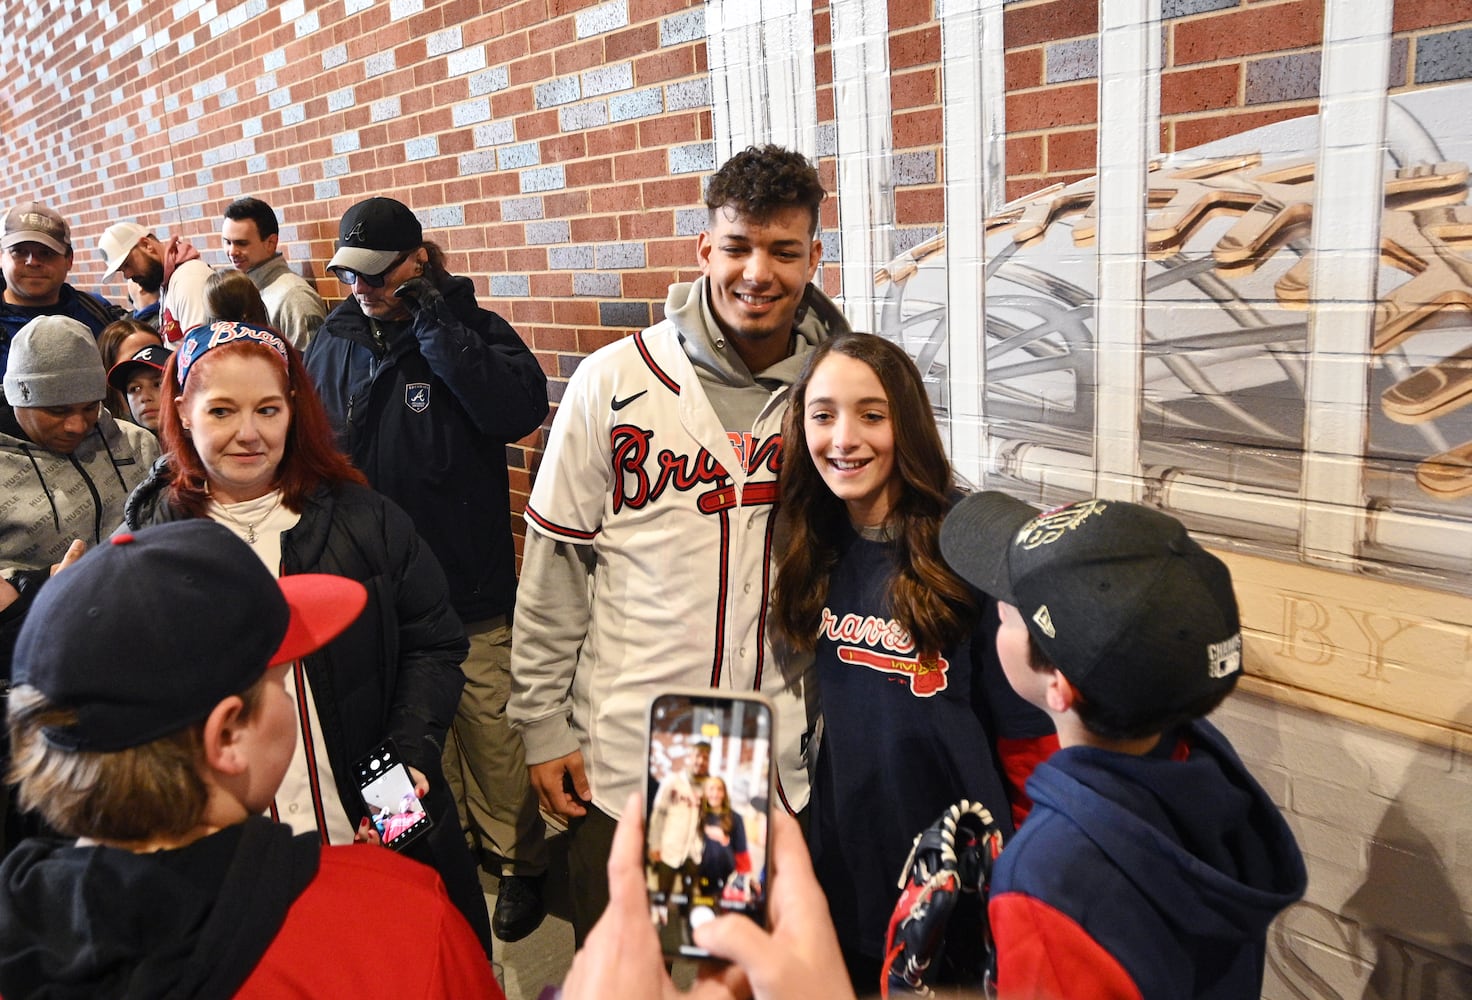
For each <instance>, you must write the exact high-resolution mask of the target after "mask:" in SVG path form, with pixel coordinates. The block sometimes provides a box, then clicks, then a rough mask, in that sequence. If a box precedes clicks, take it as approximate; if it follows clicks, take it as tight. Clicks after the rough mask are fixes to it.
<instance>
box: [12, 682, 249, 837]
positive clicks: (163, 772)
mask: <svg viewBox="0 0 1472 1000" xmlns="http://www.w3.org/2000/svg"><path fill="white" fill-rule="evenodd" d="M265 680H266V678H265V675H264V674H263V675H262V676H261V677H260V678H259V679H258V680H257V681H256V682H255V683H253V684H252V685H251V686H250V687H248V688H246V689H245V690H244V691H242V692H241V693H240V697H241V699H242V700H243V701H244V702H245V706H244V707H243V708H242V709H241V711H240V715H239V716H238V718H239V720H240V721H241V722H245V721H248V720H249V718H250V716H251V715H252V714H253V713H254V712H255V710H256V707H257V706H258V705H259V704H260V699H261V693H262V691H263V690H264V689H263V687H262V685H263V684H264V683H265ZM76 721H77V713H76V710H75V709H69V708H60V707H57V706H56V705H53V704H51V703H50V702H49V701H47V699H46V696H45V695H43V694H42V693H41V692H40V691H38V690H36V689H35V688H34V687H31V686H30V685H26V684H22V685H19V686H17V687H16V688H14V689H12V690H11V692H10V712H9V727H10V748H11V751H10V770H9V773H8V774H7V775H6V779H7V780H8V781H10V782H11V783H13V784H17V785H19V800H20V805H21V808H22V809H26V810H31V811H35V812H38V813H40V814H41V816H42V818H43V819H45V820H46V822H47V824H49V825H50V826H51V828H52V829H53V830H55V831H56V832H57V833H59V834H61V835H62V836H66V837H90V838H92V839H94V840H103V841H125V842H128V841H140V840H147V839H149V838H152V837H169V836H175V837H176V836H180V835H182V834H184V833H186V832H187V831H189V830H190V829H192V828H193V827H194V826H196V825H197V824H198V823H199V822H200V820H201V818H202V817H203V815H204V810H205V805H206V804H207V802H208V800H209V789H208V787H207V786H206V784H205V782H204V778H203V777H202V776H201V774H200V769H201V767H202V766H203V764H204V723H203V722H199V723H195V724H194V725H192V726H189V727H187V728H185V729H182V730H180V731H178V732H175V733H171V734H169V735H168V736H163V737H160V738H159V739H156V740H153V741H152V742H149V743H144V744H143V745H141V746H136V747H129V748H128V749H126V750H118V751H115V752H111V753H100V752H96V751H85V750H66V749H63V748H61V747H58V746H56V745H54V744H53V743H51V742H49V741H48V740H47V739H46V736H45V733H44V730H45V729H46V728H48V727H66V726H70V725H73V724H75V723H76Z"/></svg>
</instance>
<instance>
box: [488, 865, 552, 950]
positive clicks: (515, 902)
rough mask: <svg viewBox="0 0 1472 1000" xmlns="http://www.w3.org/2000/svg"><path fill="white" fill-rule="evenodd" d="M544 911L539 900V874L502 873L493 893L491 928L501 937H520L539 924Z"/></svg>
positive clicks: (517, 939)
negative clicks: (493, 907) (499, 883)
mask: <svg viewBox="0 0 1472 1000" xmlns="http://www.w3.org/2000/svg"><path fill="white" fill-rule="evenodd" d="M546 915H547V907H546V904H544V903H543V902H542V876H541V875H502V876H501V888H500V890H499V891H497V893H496V912H495V913H494V914H492V915H491V930H493V931H495V932H496V937H498V938H500V939H501V940H502V941H520V940H521V939H522V938H524V937H526V936H527V935H528V934H530V933H531V932H532V931H534V930H536V929H537V928H538V927H540V926H541V924H542V918H543V917H545V916H546Z"/></svg>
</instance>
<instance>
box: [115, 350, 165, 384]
mask: <svg viewBox="0 0 1472 1000" xmlns="http://www.w3.org/2000/svg"><path fill="white" fill-rule="evenodd" d="M134 368H150V369H152V370H153V371H156V372H158V373H159V374H160V375H162V374H163V373H164V366H163V365H156V364H154V363H153V362H152V361H139V360H138V359H136V358H129V359H128V360H127V361H119V362H118V363H117V364H115V365H113V366H112V369H111V370H110V371H109V372H108V373H107V384H108V385H110V386H112V387H113V388H114V389H116V390H117V391H118V392H127V391H128V379H130V378H132V377H133V369H134Z"/></svg>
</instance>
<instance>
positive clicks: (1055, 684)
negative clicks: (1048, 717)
mask: <svg viewBox="0 0 1472 1000" xmlns="http://www.w3.org/2000/svg"><path fill="white" fill-rule="evenodd" d="M1043 696H1044V698H1046V699H1047V702H1048V709H1049V711H1052V712H1057V713H1058V714H1059V715H1062V714H1063V713H1065V712H1067V711H1069V710H1070V709H1072V708H1073V706H1074V705H1075V704H1076V703H1077V702H1078V701H1079V693H1078V688H1076V687H1074V686H1073V683H1072V682H1071V681H1069V679H1068V678H1067V677H1064V676H1063V671H1061V670H1059V669H1057V668H1056V667H1055V668H1054V669H1053V671H1052V673H1051V674H1050V675H1049V677H1048V686H1047V688H1046V689H1044V692H1043Z"/></svg>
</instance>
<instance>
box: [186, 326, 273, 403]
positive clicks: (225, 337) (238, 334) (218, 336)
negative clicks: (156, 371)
mask: <svg viewBox="0 0 1472 1000" xmlns="http://www.w3.org/2000/svg"><path fill="white" fill-rule="evenodd" d="M239 340H253V341H255V342H256V343H258V344H265V345H266V346H267V347H269V348H271V350H273V351H275V352H276V353H277V354H278V355H280V357H281V364H282V366H283V367H284V368H286V370H287V371H290V370H291V360H290V356H289V355H288V354H287V353H286V341H284V340H282V339H281V338H280V337H278V336H277V335H276V334H274V333H272V332H271V331H270V330H267V329H266V328H265V327H262V326H253V325H251V324H250V323H235V322H231V321H229V320H223V319H217V320H215V321H214V322H213V323H205V324H204V325H202V326H196V327H195V328H194V329H193V330H190V331H189V332H188V333H186V334H185V335H184V342H183V343H182V344H180V345H179V353H178V356H177V357H178V360H177V361H176V362H175V369H176V371H177V372H178V375H179V388H181V389H182V388H184V382H185V381H186V380H187V379H188V378H189V371H190V369H191V368H193V367H194V364H195V362H197V361H198V360H199V359H200V358H202V357H203V356H204V355H205V354H206V353H208V352H209V351H212V350H214V349H215V348H216V347H223V346H224V345H225V344H233V343H235V342H236V341H239Z"/></svg>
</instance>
